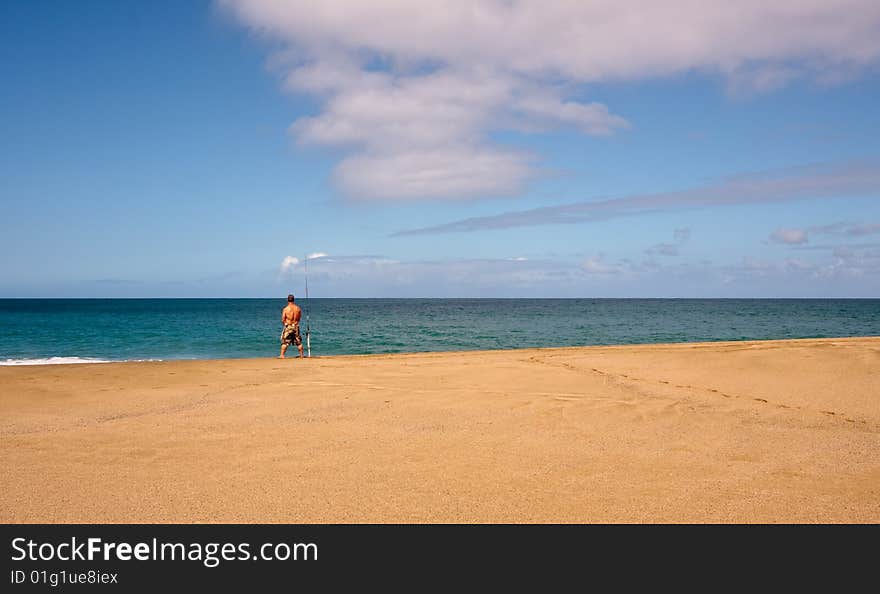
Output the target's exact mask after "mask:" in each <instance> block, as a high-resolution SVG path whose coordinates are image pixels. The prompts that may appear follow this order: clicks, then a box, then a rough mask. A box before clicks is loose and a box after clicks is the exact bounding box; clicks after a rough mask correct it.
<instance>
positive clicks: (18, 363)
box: [0, 334, 880, 368]
mask: <svg viewBox="0 0 880 594" xmlns="http://www.w3.org/2000/svg"><path fill="white" fill-rule="evenodd" d="M873 338H876V339H880V335H871V334H866V335H859V336H823V337H807V338H759V339H751V338H746V339H742V340H709V341H681V342H637V343H613V344H588V345H575V346H547V347H513V348H503V349H462V350H446V351H441V350H437V351H405V352H395V353H344V354H338V355H314V356H312V357H311V358H312V359H329V358H333V359H338V358H345V357H396V356H409V355H467V354H479V353H507V352H517V351H554V350H569V349H607V348H618V347H621V348H640V347H652V346H657V347H676V346H700V345H716V346H719V345H720V346H729V345H734V344H746V343H760V344H764V343H776V342H779V343H797V342H810V341H829V340H861V339H873ZM306 358H307V359H308V358H309V357H306ZM50 359H82V360H81V361H75V362H74V361H70V362H57V363H54V362H53V363H27V362H26V361H47V360H50ZM85 359H96V360H85ZM266 359H277V356H268V355H267V356H265V357H229V358H219V359H218V358H204V359H202V358H189V359H152V358H151V359H121V360H112V359H100V358H98V357H77V356H63V357H61V356H59V357H54V356H53V357H40V358H30V359H24V358H19V359H14V358H7V359H6V361H5V362H4V361H2V360H0V368H3V367H42V366H50V365H51V366H55V365H107V364H110V363H113V364H119V363H171V362H177V361H192V362H195V361H214V362H224V361H264V360H266ZM285 359H296V357H295V356H288V357H286V358H285ZM22 361H23V362H22Z"/></svg>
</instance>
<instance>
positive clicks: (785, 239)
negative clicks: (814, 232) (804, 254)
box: [770, 227, 809, 245]
mask: <svg viewBox="0 0 880 594" xmlns="http://www.w3.org/2000/svg"><path fill="white" fill-rule="evenodd" d="M770 241H772V242H774V243H784V244H786V245H800V244H804V243H807V242H808V241H809V236H808V234H807V231H806V229H785V228H782V227H780V228H779V229H776V230H775V231H774V232H773V233H772V234H771V235H770Z"/></svg>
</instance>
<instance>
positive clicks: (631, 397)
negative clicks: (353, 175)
mask: <svg viewBox="0 0 880 594" xmlns="http://www.w3.org/2000/svg"><path fill="white" fill-rule="evenodd" d="M0 468H2V474H3V479H2V484H3V488H2V490H0V521H2V522H13V523H15V522H37V523H43V522H46V523H49V522H52V523H54V522H83V523H104V522H114V523H115V522H132V523H146V522H158V523H165V522H209V523H226V522H248V523H249V522H305V523H349V522H353V523H362V522H369V523H373V522H380V523H385V522H405V523H411V522H413V523H425V522H430V523H433V522H444V523H445V522H466V523H472V522H479V523H483V522H566V523H569V522H573V523H594V522H638V523H641V522H725V523H728V522H736V523H740V522H798V523H801V522H808V523H809V522H856V523H876V522H878V521H880V338H849V339H823V340H797V341H766V342H727V343H706V344H678V345H640V346H615V347H586V348H564V349H538V350H517V351H491V352H490V351H487V352H467V353H432V354H412V355H381V356H360V357H331V358H314V359H310V360H294V359H291V360H286V361H280V360H276V359H260V360H257V359H247V360H225V361H170V362H143V363H112V364H89V365H55V366H39V367H36V366H35V367H0Z"/></svg>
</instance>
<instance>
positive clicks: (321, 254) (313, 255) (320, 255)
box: [306, 252, 328, 260]
mask: <svg viewBox="0 0 880 594" xmlns="http://www.w3.org/2000/svg"><path fill="white" fill-rule="evenodd" d="M327 256H328V254H325V253H324V252H314V253H311V254H309V255H308V256H306V260H317V259H318V258H326V257H327Z"/></svg>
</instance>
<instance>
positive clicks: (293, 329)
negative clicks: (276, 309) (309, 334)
mask: <svg viewBox="0 0 880 594" xmlns="http://www.w3.org/2000/svg"><path fill="white" fill-rule="evenodd" d="M302 343H303V341H302V336H300V333H299V324H284V330H282V331H281V344H286V345H291V344H295V345H296V346H300V345H301V344H302Z"/></svg>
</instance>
